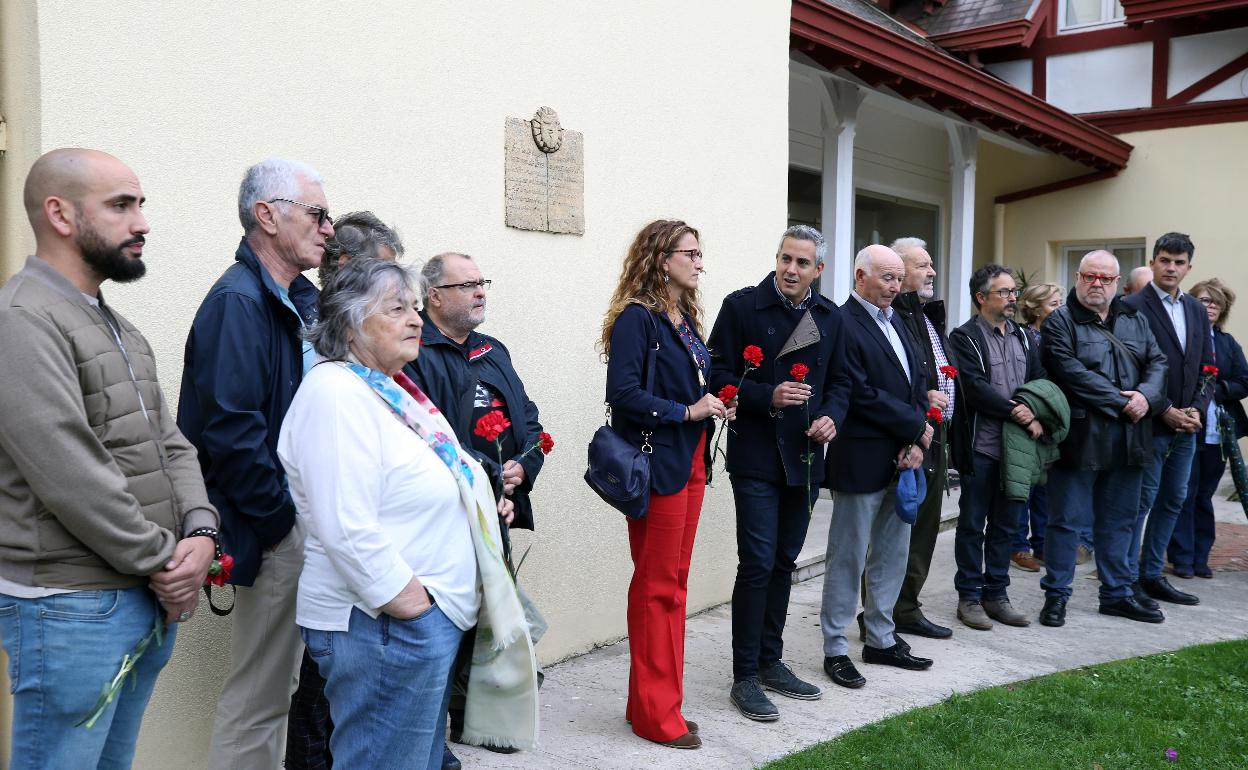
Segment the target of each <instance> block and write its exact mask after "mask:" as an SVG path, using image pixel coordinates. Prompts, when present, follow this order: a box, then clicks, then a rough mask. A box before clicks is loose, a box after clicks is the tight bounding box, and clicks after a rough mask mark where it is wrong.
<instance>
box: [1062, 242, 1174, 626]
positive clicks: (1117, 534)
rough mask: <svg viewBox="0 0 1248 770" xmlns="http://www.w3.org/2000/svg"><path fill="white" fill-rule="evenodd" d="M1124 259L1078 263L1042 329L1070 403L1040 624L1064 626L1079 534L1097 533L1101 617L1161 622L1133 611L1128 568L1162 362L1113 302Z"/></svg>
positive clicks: (1097, 257)
mask: <svg viewBox="0 0 1248 770" xmlns="http://www.w3.org/2000/svg"><path fill="white" fill-rule="evenodd" d="M1119 277H1120V276H1119V268H1118V259H1117V257H1115V256H1114V255H1113V254H1110V253H1109V252H1107V251H1093V252H1091V253H1089V254H1087V255H1086V256H1085V257H1084V258H1083V260H1082V261H1081V262H1080V263H1079V273H1078V276H1077V280H1076V283H1075V288H1074V291H1072V292H1071V293H1070V296H1069V298H1068V299H1067V303H1066V304H1065V305H1063V306H1062V307H1060V308H1058V309H1057V310H1055V311H1053V312H1052V313H1051V314H1050V315H1049V317H1048V318H1046V319H1045V320H1044V326H1043V328H1042V330H1041V333H1042V336H1041V340H1040V359H1041V363H1042V365H1043V366H1044V370H1045V372H1046V373H1047V374H1048V378H1049V379H1050V380H1052V381H1053V382H1054V383H1056V384H1057V386H1058V387H1060V388H1061V389H1062V392H1063V393H1065V394H1066V398H1067V400H1068V401H1069V402H1070V432H1069V433H1068V434H1067V435H1066V440H1065V441H1063V442H1062V445H1061V453H1062V454H1061V459H1060V460H1058V461H1057V464H1056V465H1054V466H1053V469H1052V470H1051V471H1050V473H1049V499H1050V501H1051V505H1050V509H1049V510H1050V511H1051V514H1050V518H1049V523H1048V531H1047V533H1046V535H1045V548H1044V562H1045V567H1046V568H1047V572H1046V574H1045V576H1044V577H1043V578H1042V579H1041V580H1040V587H1041V588H1043V589H1044V594H1045V600H1044V609H1042V610H1041V611H1040V623H1041V624H1042V625H1046V626H1060V625H1063V624H1064V623H1065V622H1066V602H1067V600H1068V599H1069V598H1070V592H1071V583H1072V582H1073V580H1074V576H1075V551H1076V549H1077V548H1078V545H1079V531H1080V530H1081V529H1083V528H1085V527H1086V526H1087V525H1088V524H1089V523H1091V524H1092V537H1093V544H1094V546H1095V549H1096V568H1097V573H1098V575H1099V577H1100V582H1101V586H1100V601H1101V608H1100V610H1101V613H1102V614H1104V615H1116V616H1119V617H1125V618H1130V619H1131V620H1139V621H1144V622H1148V623H1160V622H1162V621H1163V620H1165V618H1164V616H1163V615H1162V614H1161V612H1160V611H1159V610H1156V609H1149V608H1148V607H1145V606H1143V605H1141V604H1140V603H1139V602H1138V601H1136V597H1135V593H1134V591H1133V590H1132V582H1133V580H1134V576H1133V575H1132V574H1131V568H1130V563H1129V557H1130V552H1131V548H1132V543H1131V530H1132V527H1134V525H1135V515H1136V510H1137V508H1138V506H1139V497H1140V487H1141V486H1142V484H1143V479H1144V467H1145V466H1146V465H1148V464H1150V463H1151V462H1152V459H1153V442H1152V421H1151V420H1149V419H1147V418H1148V417H1149V416H1151V415H1157V414H1160V413H1161V412H1162V410H1163V409H1164V408H1165V381H1166V357H1165V355H1164V354H1163V353H1162V352H1161V348H1159V347H1158V346H1157V340H1156V339H1155V338H1154V337H1153V332H1152V331H1151V330H1150V329H1149V327H1148V321H1147V320H1145V319H1144V317H1143V316H1142V315H1141V314H1140V313H1139V312H1138V311H1137V310H1136V309H1135V308H1133V307H1131V306H1130V305H1127V304H1126V303H1125V302H1124V301H1123V300H1122V299H1121V298H1118V297H1116V296H1115V295H1116V293H1117V289H1118V280H1119Z"/></svg>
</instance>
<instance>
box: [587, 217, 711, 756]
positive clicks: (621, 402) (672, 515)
mask: <svg viewBox="0 0 1248 770" xmlns="http://www.w3.org/2000/svg"><path fill="white" fill-rule="evenodd" d="M701 273H702V252H701V251H700V249H699V244H698V231H697V230H694V229H693V228H692V227H690V226H689V225H687V224H685V223H684V222H680V221H669V220H660V221H657V222H651V223H650V224H648V225H646V226H645V227H644V228H642V230H641V232H639V233H638V234H637V237H636V238H634V239H633V243H632V245H631V246H630V247H629V249H628V255H627V256H626V257H625V258H624V267H623V269H622V270H621V271H620V280H619V283H618V285H617V286H616V288H615V294H614V295H612V297H611V306H610V307H609V308H608V310H607V315H606V318H604V319H603V322H602V338H601V341H600V343H599V344H600V345H601V350H602V352H603V353H604V354H605V355H606V356H607V404H608V405H609V406H610V407H611V413H612V426H613V427H614V428H615V430H616V431H617V432H618V433H619V434H620V435H621V436H623V437H624V438H625V439H627V440H629V441H631V442H634V443H635V444H636V445H637V446H640V447H642V448H643V449H644V448H645V447H647V446H648V447H650V448H651V449H652V451H651V453H650V455H649V456H650V483H651V491H650V507H649V508H648V509H647V511H646V515H645V517H644V518H641V519H629V520H628V540H629V546H630V548H631V550H632V556H633V580H632V583H631V584H630V585H629V589H628V638H629V654H630V656H631V662H632V667H631V670H630V672H629V678H628V706H627V709H626V712H625V719H627V720H628V721H630V722H631V723H632V726H633V732H634V733H636V734H637V735H639V736H641V737H642V738H646V739H648V740H651V741H655V742H656V743H662V744H664V745H667V746H672V747H674V748H682V749H696V748H698V747H699V746H701V745H702V742H701V740H700V739H699V738H698V736H697V732H698V728H697V725H696V724H694V723H693V722H688V721H686V720H685V718H684V717H683V716H682V715H681V701H682V699H683V693H684V686H683V679H684V637H685V597H686V594H687V593H688V584H689V557H690V556H691V554H692V553H693V537H694V533H695V532H696V531H697V527H698V515H699V514H700V513H701V510H702V496H703V493H704V491H705V488H706V481H707V476H708V471H709V470H710V465H711V455H710V444H709V442H708V439H709V438H710V435H711V433H712V432H713V431H714V429H715V421H714V420H712V419H709V418H711V417H729V418H730V417H731V416H732V413H733V412H735V409H734V410H729V409H727V408H726V407H725V406H724V404H723V403H722V402H721V401H720V400H719V399H718V398H716V397H715V396H714V395H712V394H710V393H707V392H706V382H707V377H708V375H709V373H710V355H709V354H708V353H707V349H706V345H705V343H704V342H703V341H702V322H701V321H702V308H701V306H700V302H699V298H698V279H699V278H700V276H701ZM651 350H655V351H656V354H655V357H654V369H655V371H654V372H653V376H652V377H648V376H647V375H648V374H650V373H648V372H647V371H646V370H647V368H648V361H649V353H650V351H651ZM648 380H649V381H652V382H653V390H648V389H647V387H646V383H647V381H648Z"/></svg>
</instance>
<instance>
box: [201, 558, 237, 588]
mask: <svg viewBox="0 0 1248 770" xmlns="http://www.w3.org/2000/svg"><path fill="white" fill-rule="evenodd" d="M233 571H234V557H233V556H230V555H229V554H228V553H223V554H221V558H219V559H215V560H214V561H213V562H212V564H211V565H210V566H209V567H208V576H207V577H205V578H204V583H205V584H207V585H214V586H223V585H225V581H227V580H229V579H230V573H231V572H233Z"/></svg>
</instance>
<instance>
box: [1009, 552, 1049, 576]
mask: <svg viewBox="0 0 1248 770" xmlns="http://www.w3.org/2000/svg"><path fill="white" fill-rule="evenodd" d="M1010 561H1012V562H1014V566H1015V567H1018V568H1019V569H1021V570H1024V571H1026V572H1039V571H1040V568H1041V567H1042V566H1044V565H1043V564H1042V563H1041V562H1040V560H1039V559H1037V558H1036V557H1034V556H1032V555H1031V552H1030V551H1019V552H1017V553H1015V554H1014V555H1013V556H1011V557H1010Z"/></svg>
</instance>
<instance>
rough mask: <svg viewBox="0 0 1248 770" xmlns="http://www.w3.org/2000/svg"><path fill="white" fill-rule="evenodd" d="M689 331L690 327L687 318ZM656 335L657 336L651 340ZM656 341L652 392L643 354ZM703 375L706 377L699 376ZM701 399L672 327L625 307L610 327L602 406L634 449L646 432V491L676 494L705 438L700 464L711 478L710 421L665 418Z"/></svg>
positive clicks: (698, 384)
mask: <svg viewBox="0 0 1248 770" xmlns="http://www.w3.org/2000/svg"><path fill="white" fill-rule="evenodd" d="M685 322H686V323H687V324H689V328H690V329H693V328H695V327H694V325H693V321H692V319H689V318H687V317H686V319H685ZM656 332H657V336H656ZM656 342H657V344H658V346H659V350H658V354H657V356H656V357H655V377H654V392H653V393H648V392H646V389H645V383H646V379H645V378H646V372H645V368H646V359H647V357H648V354H647V350H648V349H649V348H650V347H652V346H653V345H654V344H655V343H656ZM703 377H705V374H703ZM704 395H706V387H705V386H704V385H702V384H701V381H700V380H699V377H698V369H697V367H696V366H695V365H694V362H693V356H691V355H690V354H689V349H688V348H686V347H685V343H684V342H682V341H681V339H680V335H679V334H678V333H677V332H676V328H675V327H674V326H672V323H671V321H669V320H668V319H667V317H666V316H665V315H659V314H657V313H652V312H650V311H649V310H647V309H646V308H644V307H642V306H641V305H629V306H628V307H626V308H624V311H623V312H622V313H620V315H619V317H617V318H616V319H615V325H614V326H613V327H612V328H611V354H610V357H609V358H608V359H607V404H608V405H609V406H610V407H611V426H612V427H613V428H615V430H616V432H618V433H619V434H620V435H621V436H622V437H623V438H624V439H625V440H627V441H629V442H630V443H632V444H633V445H635V446H641V444H642V435H641V434H642V432H643V431H651V432H652V434H651V436H650V439H649V440H650V446H652V447H653V448H654V452H653V453H652V454H651V455H650V488H651V489H652V490H653V491H654V492H655V493H656V494H660V495H670V494H675V493H676V492H679V491H680V490H681V489H683V488H684V486H685V484H687V483H689V476H690V475H691V474H692V473H693V450H694V449H696V448H697V446H698V440H699V439H700V438H702V436H703V435H705V436H706V447H705V449H704V450H703V460H704V461H705V463H706V475H707V480H708V481H709V480H710V476H711V434H712V433H713V432H714V430H715V421H714V420H712V419H709V418H708V419H706V420H702V421H700V422H695V421H689V422H675V421H672V420H670V419H667V416H668V415H669V414H674V412H675V409H674V407H679V411H680V413H681V416H682V417H683V415H684V407H685V406H687V405H689V404H693V403H695V402H697V401H698V399H700V398H702V396H704Z"/></svg>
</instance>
